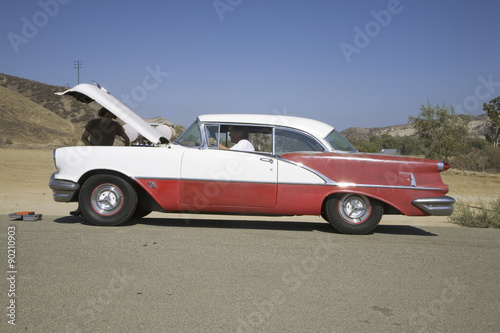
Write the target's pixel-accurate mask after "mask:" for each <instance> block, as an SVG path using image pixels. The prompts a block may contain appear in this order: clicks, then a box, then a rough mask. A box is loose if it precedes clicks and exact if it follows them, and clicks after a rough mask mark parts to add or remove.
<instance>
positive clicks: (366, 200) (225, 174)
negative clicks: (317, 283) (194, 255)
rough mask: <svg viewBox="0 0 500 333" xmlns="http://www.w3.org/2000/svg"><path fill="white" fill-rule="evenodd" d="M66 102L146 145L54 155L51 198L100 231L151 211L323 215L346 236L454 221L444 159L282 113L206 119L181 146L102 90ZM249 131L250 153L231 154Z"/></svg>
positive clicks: (82, 88)
mask: <svg viewBox="0 0 500 333" xmlns="http://www.w3.org/2000/svg"><path fill="white" fill-rule="evenodd" d="M58 94H60V95H70V96H73V97H75V98H77V99H78V100H80V101H82V102H86V103H89V102H92V101H95V102H97V103H99V104H100V105H101V106H103V107H105V108H107V109H108V110H110V111H111V112H113V113H114V114H115V115H116V116H117V117H118V118H120V119H121V120H122V121H123V122H125V123H126V124H128V125H129V126H131V127H133V128H134V129H135V130H136V131H137V132H138V133H140V134H141V135H142V137H143V138H145V140H147V143H146V144H144V143H143V144H141V145H132V146H107V147H105V146H75V147H62V148H58V149H56V150H55V151H54V161H55V165H56V169H57V171H56V172H55V173H54V174H53V175H52V176H51V179H50V182H49V186H50V188H51V189H52V190H53V195H54V200H55V201H58V202H78V203H79V207H80V209H81V212H82V215H83V217H84V218H85V219H86V220H88V221H89V222H91V223H93V224H96V225H103V226H111V225H119V224H122V223H124V222H126V221H128V220H129V219H131V218H140V217H144V216H146V215H147V214H149V213H150V212H152V211H159V212H165V213H169V212H192V213H218V214H248V215H250V214H252V215H268V216H272V215H279V216H292V215H320V216H322V217H323V218H324V219H325V220H326V221H328V222H329V223H330V224H331V225H332V226H333V228H335V229H336V230H337V231H339V232H342V233H348V234H365V233H368V232H370V231H372V230H373V229H374V228H375V227H376V226H377V225H378V224H379V222H380V220H381V218H382V216H383V214H403V215H408V216H426V215H441V216H445V215H450V214H451V213H452V212H453V204H454V202H455V200H454V199H453V198H451V197H449V196H446V195H445V194H446V193H447V192H448V186H447V185H445V184H444V183H443V181H442V179H441V175H440V173H441V172H442V171H444V170H447V169H448V168H449V167H450V165H449V164H448V163H446V162H443V161H436V160H429V159H421V158H412V157H404V156H388V155H383V154H367V153H360V152H358V151H356V149H354V148H353V146H352V145H351V144H350V143H349V142H348V141H347V140H346V139H345V138H344V137H343V136H342V135H341V134H340V133H339V132H337V131H336V130H335V129H334V128H333V127H332V126H330V125H328V124H326V123H323V122H320V121H317V120H312V119H307V118H301V117H292V116H284V115H257V114H212V115H201V116H199V117H198V118H197V119H196V120H195V121H194V122H193V124H192V125H191V126H190V127H189V128H188V129H187V130H186V131H185V132H184V133H183V134H182V135H181V136H180V137H179V138H178V139H177V140H175V141H172V142H170V141H169V140H168V138H165V137H164V136H162V135H161V134H160V133H159V132H157V131H155V130H154V128H152V127H151V126H150V124H148V123H146V122H145V121H144V120H143V119H142V118H141V117H139V116H138V115H137V114H135V113H134V112H133V111H131V110H130V109H129V108H127V107H126V106H125V105H124V104H122V103H121V102H120V101H119V100H117V99H116V98H114V97H113V96H112V95H111V94H109V93H108V92H107V91H106V90H105V89H104V88H102V87H100V86H99V85H91V84H79V85H77V86H75V87H74V88H72V89H69V90H67V91H65V92H62V93H58ZM235 126H238V127H239V128H244V129H245V131H246V132H247V134H248V140H249V141H250V142H251V143H252V145H253V147H254V151H240V150H235V149H222V148H223V147H231V146H232V144H233V143H232V142H231V137H230V135H229V133H230V132H231V130H232V128H234V127H235Z"/></svg>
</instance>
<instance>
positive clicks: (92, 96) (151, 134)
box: [56, 83, 168, 143]
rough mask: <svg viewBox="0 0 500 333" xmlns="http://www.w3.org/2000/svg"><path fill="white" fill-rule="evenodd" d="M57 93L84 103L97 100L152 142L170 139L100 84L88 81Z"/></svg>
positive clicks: (163, 141)
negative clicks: (92, 83)
mask: <svg viewBox="0 0 500 333" xmlns="http://www.w3.org/2000/svg"><path fill="white" fill-rule="evenodd" d="M56 94H57V95H61V96H62V95H69V96H73V97H74V98H76V99H77V100H79V101H80V102H83V103H90V102H92V101H96V102H97V103H99V104H100V105H102V106H103V107H105V108H106V109H108V110H109V111H111V112H112V113H113V114H114V115H115V116H117V117H118V118H120V119H121V120H123V121H124V122H125V123H126V124H128V125H130V126H131V127H132V128H133V129H135V130H136V131H137V132H138V133H140V134H141V135H142V136H143V137H145V138H146V139H148V140H149V141H150V142H152V143H166V142H168V140H167V139H166V138H164V137H162V136H161V134H160V133H158V132H157V131H155V130H154V128H153V127H151V126H150V125H149V124H148V123H147V122H146V121H145V120H144V119H142V118H141V117H139V116H138V115H137V114H136V113H135V112H133V111H132V110H130V109H129V108H128V107H126V106H125V105H124V104H123V103H122V102H120V101H119V100H117V99H116V98H115V97H113V96H112V95H111V94H110V93H108V92H107V91H106V89H104V88H102V87H101V86H99V85H98V84H96V85H91V84H88V83H82V84H79V85H77V86H75V87H73V88H71V89H69V90H66V91H64V92H59V93H56Z"/></svg>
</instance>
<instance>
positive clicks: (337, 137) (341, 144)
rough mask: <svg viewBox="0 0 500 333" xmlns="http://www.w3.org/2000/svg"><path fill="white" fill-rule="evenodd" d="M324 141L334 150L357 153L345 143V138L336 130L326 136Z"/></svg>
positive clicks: (347, 142)
mask: <svg viewBox="0 0 500 333" xmlns="http://www.w3.org/2000/svg"><path fill="white" fill-rule="evenodd" d="M325 140H326V141H328V143H329V144H330V146H332V148H333V149H334V150H342V151H353V152H354V151H357V150H356V149H354V147H353V146H352V145H351V144H350V143H349V141H347V139H346V138H344V137H343V136H342V134H340V133H339V132H337V131H336V130H333V131H331V132H330V134H328V136H327V137H326V138H325Z"/></svg>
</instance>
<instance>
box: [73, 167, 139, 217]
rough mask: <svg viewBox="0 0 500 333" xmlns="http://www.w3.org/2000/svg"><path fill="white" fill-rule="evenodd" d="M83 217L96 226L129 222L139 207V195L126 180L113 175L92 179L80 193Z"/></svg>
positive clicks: (97, 176) (98, 176) (84, 185)
mask: <svg viewBox="0 0 500 333" xmlns="http://www.w3.org/2000/svg"><path fill="white" fill-rule="evenodd" d="M79 203H80V209H81V211H82V214H83V217H85V219H87V220H88V221H89V222H91V223H93V224H95V225H101V226H112V225H118V224H121V223H123V222H126V221H127V220H129V219H130V218H131V217H132V215H133V214H134V212H135V210H136V207H137V193H136V192H135V190H134V188H133V187H132V185H130V184H129V183H128V182H127V181H126V180H124V179H122V178H120V177H117V176H113V175H95V176H92V177H90V178H89V179H88V180H87V181H86V182H85V183H84V184H83V186H82V189H81V191H80V198H79Z"/></svg>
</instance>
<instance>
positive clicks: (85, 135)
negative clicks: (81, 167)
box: [82, 130, 91, 146]
mask: <svg viewBox="0 0 500 333" xmlns="http://www.w3.org/2000/svg"><path fill="white" fill-rule="evenodd" d="M89 136H90V133H89V131H87V130H85V131H84V132H83V134H82V142H83V144H84V145H86V146H90V145H91V144H90V141H89Z"/></svg>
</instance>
